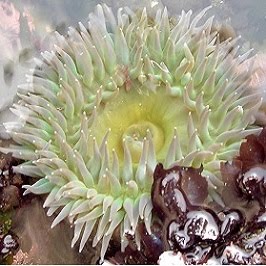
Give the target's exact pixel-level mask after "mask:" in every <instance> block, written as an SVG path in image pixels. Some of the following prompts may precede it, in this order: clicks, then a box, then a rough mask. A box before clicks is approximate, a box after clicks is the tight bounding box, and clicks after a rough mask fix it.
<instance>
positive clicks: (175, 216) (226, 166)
mask: <svg viewBox="0 0 266 266" xmlns="http://www.w3.org/2000/svg"><path fill="white" fill-rule="evenodd" d="M202 170H203V169H202V168H199V169H195V168H191V167H180V166H175V167H173V168H171V169H164V168H163V165H162V164H158V165H157V167H156V169H155V172H154V182H153V186H152V203H153V207H154V210H153V212H154V215H153V216H154V221H153V225H152V228H151V231H152V234H151V235H149V234H148V233H147V232H146V230H145V227H144V226H142V225H141V224H140V225H139V227H138V231H139V232H140V235H141V240H140V249H138V248H137V245H136V244H135V242H136V239H133V238H132V239H130V237H129V240H130V244H129V245H128V247H127V248H126V250H125V252H124V253H121V252H120V251H117V252H113V253H110V252H109V254H108V255H109V258H110V261H111V262H113V263H115V264H157V263H158V259H159V256H160V254H161V253H163V251H167V250H172V251H174V252H175V254H176V256H178V259H179V261H182V262H183V263H184V264H205V263H207V264H209V263H210V264H266V211H265V197H266V129H263V130H262V131H261V133H260V134H259V135H258V136H256V135H250V136H248V137H246V140H245V141H244V142H243V143H242V145H241V147H240V152H239V156H238V157H237V158H234V160H233V161H232V162H226V163H222V164H221V175H222V178H223V181H224V187H223V188H222V189H221V191H219V192H220V194H221V197H222V200H223V201H224V203H225V206H219V205H218V204H214V203H208V204H207V203H206V202H207V200H206V199H207V197H208V184H207V181H206V179H205V178H204V177H203V176H202V175H201V173H202Z"/></svg>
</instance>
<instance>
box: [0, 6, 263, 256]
mask: <svg viewBox="0 0 266 266" xmlns="http://www.w3.org/2000/svg"><path fill="white" fill-rule="evenodd" d="M207 10H208V8H206V9H204V10H203V11H202V12H201V13H200V14H198V15H197V16H195V18H194V19H193V20H192V21H190V17H191V12H188V13H185V12H182V14H181V16H180V18H179V20H178V21H177V23H175V24H171V23H170V22H169V18H168V13H167V10H166V9H165V10H164V11H162V10H158V12H157V15H156V16H155V18H154V19H152V20H151V19H149V17H148V15H147V13H146V10H145V9H143V11H142V12H141V13H134V12H133V11H130V10H128V9H120V10H119V11H118V15H117V18H115V16H114V15H113V13H112V11H111V10H110V9H109V8H108V7H107V6H105V5H103V6H101V5H99V6H97V9H96V12H95V13H92V14H90V16H89V17H90V19H89V23H88V29H87V28H86V27H85V26H83V25H82V24H80V25H79V30H76V29H73V28H70V29H69V34H68V37H67V38H65V37H63V36H61V35H59V34H57V41H58V43H57V44H56V45H55V51H52V52H44V53H43V59H42V60H40V61H38V67H37V68H36V69H35V72H34V74H33V76H31V77H29V78H28V83H27V84H26V85H23V86H21V91H20V93H19V94H18V95H19V97H20V98H21V100H20V102H18V103H16V104H14V107H13V108H12V110H13V112H14V113H15V114H17V115H18V116H19V117H20V118H21V119H22V121H23V125H22V126H21V125H17V124H14V123H7V124H6V125H5V126H6V128H7V130H8V131H9V132H10V134H11V136H12V137H13V139H14V140H15V141H16V142H17V143H18V145H13V146H10V147H9V148H2V149H1V151H3V152H6V153H8V152H12V154H13V156H14V157H17V158H21V159H23V160H25V161H26V162H25V163H23V164H21V165H20V166H18V167H15V168H14V170H15V171H17V172H20V173H23V174H27V175H30V176H34V177H36V176H37V177H39V180H38V181H37V182H36V183H35V184H34V185H32V186H25V188H26V189H27V190H26V192H25V193H29V192H32V193H36V194H42V193H49V195H48V196H47V198H46V201H45V203H44V207H48V208H49V209H48V215H52V214H53V213H54V212H56V211H57V210H61V211H60V212H59V214H58V215H57V217H56V218H55V220H54V222H53V224H52V226H55V225H56V224H58V223H59V222H60V221H62V220H63V219H64V218H66V217H68V218H69V219H70V221H71V222H72V223H74V225H75V230H74V238H73V241H72V245H74V244H75V243H76V242H77V241H78V239H79V238H81V241H80V251H81V250H82V249H83V247H84V245H85V243H86V241H87V240H88V238H89V237H90V235H91V234H92V232H93V230H95V236H94V238H93V245H94V246H95V245H97V243H98V242H99V241H101V242H102V250H101V257H102V258H103V257H104V254H105V252H106V249H107V247H108V243H109V241H110V239H111V237H112V235H113V232H114V230H115V229H116V228H117V227H120V238H121V246H122V250H123V249H124V248H125V246H126V245H127V239H126V237H125V234H126V232H128V231H130V232H133V234H134V233H135V229H136V226H137V223H138V220H139V219H144V222H145V226H146V229H147V232H150V224H151V220H152V212H151V211H152V203H151V195H150V192H151V185H152V182H153V170H154V168H155V166H156V164H157V163H158V162H162V163H163V164H164V166H165V167H170V166H172V165H176V164H179V165H182V166H193V167H199V166H200V165H201V164H202V165H203V166H204V171H203V174H204V175H205V176H206V177H207V179H208V181H209V183H210V185H212V186H213V187H215V186H217V185H221V183H222V181H221V180H220V179H219V167H220V162H221V161H223V160H228V159H230V158H232V157H233V156H234V155H236V154H237V152H238V150H239V146H240V144H241V139H242V138H243V137H245V136H246V135H249V134H251V133H256V132H259V131H260V130H261V129H260V128H256V127H253V128H252V127H250V125H251V124H252V123H253V115H254V113H256V111H257V110H258V108H259V106H260V98H259V96H258V95H256V94H253V93H252V92H251V91H250V90H248V89H247V88H248V83H249V74H250V73H245V74H243V75H235V69H236V68H237V66H239V64H241V63H242V62H243V61H244V60H245V59H246V58H247V57H248V56H249V52H248V53H246V54H244V55H241V56H238V49H239V47H238V46H236V45H235V44H236V43H237V39H236V40H228V41H225V42H223V43H221V44H219V43H218V35H217V32H212V20H213V18H210V19H208V20H206V22H205V23H204V24H202V25H198V24H199V21H200V20H201V18H202V17H203V16H204V14H205V13H206V11H207ZM25 88H26V90H25ZM213 187H212V188H213ZM136 239H138V236H137V235H136Z"/></svg>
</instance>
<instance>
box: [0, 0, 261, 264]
mask: <svg viewBox="0 0 266 266" xmlns="http://www.w3.org/2000/svg"><path fill="white" fill-rule="evenodd" d="M102 2H104V3H106V4H108V5H109V6H112V7H113V9H114V10H117V9H118V8H119V7H122V6H129V7H131V8H132V9H135V8H140V7H143V6H146V7H148V8H149V9H150V10H151V11H152V9H153V7H156V6H162V7H163V6H166V7H167V8H168V10H169V13H170V14H171V15H173V16H175V15H178V14H179V13H180V12H181V10H182V9H184V10H186V11H187V10H189V9H192V10H193V11H194V12H198V11H199V10H201V9H202V8H204V7H206V6H208V5H212V6H213V8H212V9H211V10H210V11H209V12H208V16H211V15H213V14H214V15H215V17H216V20H217V22H218V23H220V24H222V25H223V26H224V27H225V29H226V31H227V32H229V33H231V34H235V35H241V36H242V43H243V48H242V49H243V51H242V52H245V51H247V50H248V49H250V48H251V47H254V48H255V52H256V53H265V51H266V42H265V37H266V1H265V0H253V1H250V0H241V1H240V0H228V1H220V0H197V1H195V0H191V1H189V0H162V1H148V0H144V1H136V0H132V1H129V0H119V1H116V0H109V1H108V0H106V1H96V0H89V1H88V0H87V1H85V0H79V1H73V0H62V1H54V0H24V1H21V0H17V1H15V0H13V1H3V0H2V1H0V47H1V50H0V134H1V132H2V137H8V136H6V135H5V134H4V133H3V126H2V123H3V122H4V121H6V120H8V119H11V118H10V116H11V115H10V113H9V111H8V110H7V109H8V107H9V106H10V104H11V103H12V100H13V98H14V97H15V93H16V90H17V86H18V85H19V84H23V83H24V82H25V74H27V73H29V69H30V68H31V67H32V66H33V63H32V57H33V56H37V57H38V55H39V53H40V52H41V51H45V50H49V49H50V48H51V47H52V45H53V37H52V32H53V31H55V30H57V31H58V32H59V33H61V34H66V33H67V28H68V27H69V26H74V27H75V26H76V25H77V23H78V22H79V21H81V22H82V23H84V24H86V21H87V17H88V13H90V12H91V11H93V10H94V8H95V6H96V4H98V3H102ZM228 25H231V26H232V27H233V29H232V28H231V27H230V26H228ZM33 216H34V217H35V218H33V219H32V220H29V219H31V217H33ZM39 221H42V223H39ZM50 223H51V219H48V218H47V219H46V218H45V215H44V211H43V210H42V209H41V205H40V204H39V203H37V202H36V203H35V204H34V205H33V206H31V208H29V209H26V210H24V211H23V210H20V213H17V215H16V216H15V225H14V226H15V229H14V230H15V231H16V232H17V234H18V235H19V236H21V237H22V241H21V244H22V247H23V252H25V253H27V254H28V256H30V258H28V260H25V261H24V262H25V263H42V264H49V263H60V264H71V263H86V264H89V263H91V262H93V263H95V262H96V261H95V260H94V259H95V257H94V256H91V257H90V256H87V257H86V256H85V255H84V254H83V255H82V256H83V257H82V259H80V258H78V259H77V258H76V257H75V255H74V254H76V253H75V252H77V250H75V249H74V250H71V249H70V248H69V246H70V245H69V242H70V241H69V239H71V237H72V235H71V234H72V229H71V228H68V226H64V225H62V226H61V231H60V229H58V230H57V231H53V232H51V230H50V229H49V226H48V225H50ZM36 224H38V226H36ZM62 233H64V237H62V238H61V234H62ZM47 234H48V237H51V238H50V240H49V243H47V241H46V240H47ZM59 236H60V242H61V241H64V240H66V242H68V244H67V245H63V250H64V251H63V253H62V254H61V253H59V250H60V249H61V250H62V245H61V244H60V242H58V237H59ZM33 241H34V243H35V244H33ZM36 243H37V245H36ZM47 246H48V247H49V248H44V247H47ZM71 251H73V252H71ZM64 254H66V255H64ZM90 254H92V253H90ZM22 262H23V260H22Z"/></svg>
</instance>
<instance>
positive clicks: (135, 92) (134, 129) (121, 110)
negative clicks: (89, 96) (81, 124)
mask: <svg viewBox="0 0 266 266" xmlns="http://www.w3.org/2000/svg"><path fill="white" fill-rule="evenodd" d="M187 116H188V109H187V108H186V107H185V105H184V104H183V101H182V99H180V97H173V96H171V95H169V94H167V93H166V90H165V88H163V87H162V88H159V89H157V91H156V93H154V92H151V91H149V90H147V89H145V88H141V89H138V88H134V87H133V88H131V89H130V90H129V91H126V90H125V89H121V90H120V91H119V94H118V95H117V96H116V97H114V98H113V99H111V100H110V101H108V102H106V103H104V104H102V105H101V106H100V108H99V111H98V114H97V119H96V121H95V123H94V125H93V126H92V128H91V134H92V135H93V136H95V137H96V139H97V141H98V142H99V143H100V141H102V139H103V138H104V136H105V135H106V132H107V131H108V130H110V134H109V135H108V141H107V146H108V149H109V150H113V149H114V150H115V151H116V152H117V155H118V158H119V159H121V160H123V157H124V149H123V142H126V144H127V146H128V149H129V151H130V153H131V157H132V161H133V162H134V163H138V162H139V160H140V156H141V153H142V150H143V140H144V139H148V138H149V137H151V138H152V141H153V145H154V149H155V152H156V156H157V159H158V160H163V159H165V155H166V153H167V150H168V149H169V145H170V143H171V141H172V138H173V135H174V128H175V127H176V128H177V131H178V134H179V135H180V136H182V140H181V143H183V145H184V146H186V145H187V133H186V127H187Z"/></svg>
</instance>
